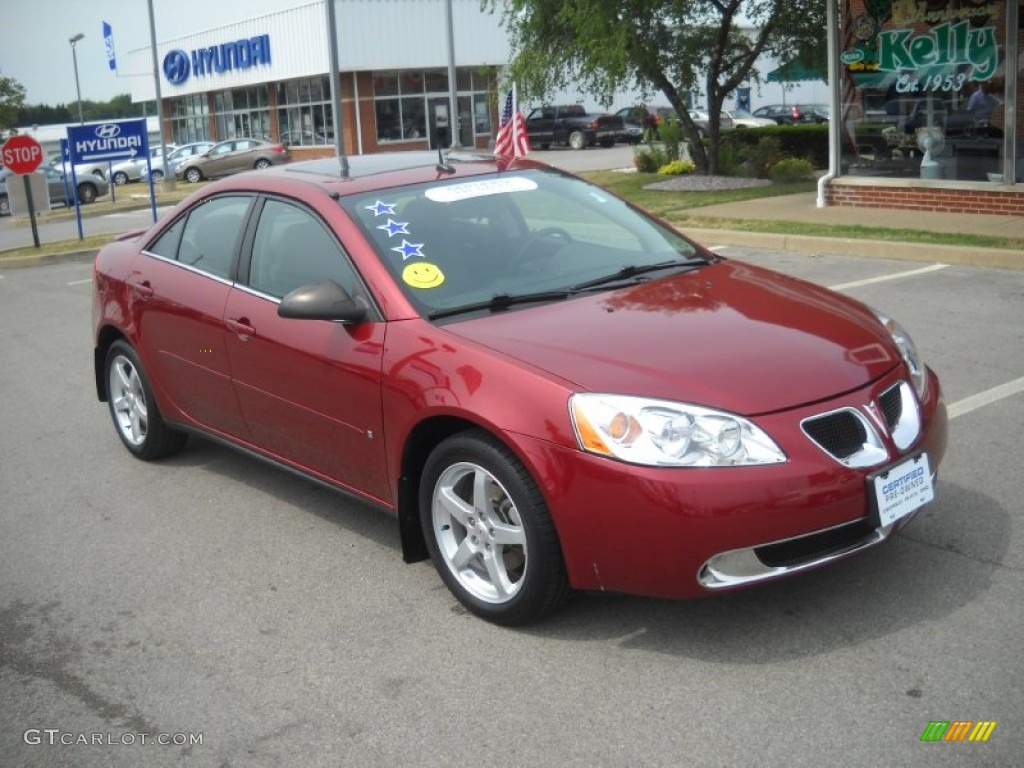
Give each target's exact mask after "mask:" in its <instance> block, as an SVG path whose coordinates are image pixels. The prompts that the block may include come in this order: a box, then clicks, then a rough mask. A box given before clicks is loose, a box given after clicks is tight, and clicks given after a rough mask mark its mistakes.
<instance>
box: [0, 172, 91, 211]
mask: <svg viewBox="0 0 1024 768" xmlns="http://www.w3.org/2000/svg"><path fill="white" fill-rule="evenodd" d="M36 173H41V174H43V175H45V176H46V186H47V189H48V190H49V193H50V205H51V206H53V204H54V203H60V204H61V205H74V203H75V197H74V195H73V194H72V193H71V180H70V178H69V179H68V180H67V183H66V184H65V181H64V179H65V177H64V174H63V173H61V171H60V170H59V169H58V168H54V167H52V166H49V165H44V166H41V167H40V168H39V170H38V171H36ZM12 176H13V177H14V179H15V180H16V179H17V178H18V177H17V176H14V174H13V173H12V172H11V170H10V169H9V168H0V216H10V215H11V204H10V200H9V199H8V196H7V185H8V183H11V181H10V177H12ZM17 183H23V182H20V181H18V182H17ZM109 186H110V185H108V184H107V182H106V181H104V180H103V179H101V178H99V177H96V176H92V175H85V176H81V177H79V179H78V201H79V202H80V203H91V202H94V201H95V200H96V198H97V197H99V196H100V195H105V194H107V190H108V188H109Z"/></svg>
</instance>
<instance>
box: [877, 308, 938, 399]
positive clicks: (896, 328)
mask: <svg viewBox="0 0 1024 768" xmlns="http://www.w3.org/2000/svg"><path fill="white" fill-rule="evenodd" d="M875 317H877V318H878V322H880V323H881V324H882V325H884V326H885V330H887V331H888V332H889V335H890V336H891V337H892V340H893V341H894V342H896V346H897V347H899V350H900V355H902V357H903V362H905V363H906V364H907V368H909V369H910V381H911V383H912V384H913V385H914V391H915V392H917V397H918V399H920V400H924V395H925V392H926V391H927V390H928V374H927V372H926V370H925V366H924V363H923V362H922V361H921V355H920V353H919V352H918V351H917V346H916V345H915V344H914V340H913V339H912V338H910V334H909V333H907V331H906V329H905V328H904V327H903V326H902V325H900V324H899V323H897V322H896V321H895V320H893V319H892V318H891V317H889V316H887V315H883V314H882V313H881V312H879V311H878V310H875Z"/></svg>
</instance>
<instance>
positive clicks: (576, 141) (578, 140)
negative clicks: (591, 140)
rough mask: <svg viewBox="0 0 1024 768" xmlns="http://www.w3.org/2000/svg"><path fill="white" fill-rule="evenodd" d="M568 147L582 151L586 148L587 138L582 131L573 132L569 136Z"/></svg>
mask: <svg viewBox="0 0 1024 768" xmlns="http://www.w3.org/2000/svg"><path fill="white" fill-rule="evenodd" d="M569 146H570V147H572V148H573V149H583V148H584V147H585V146H587V136H586V134H585V133H583V131H573V132H572V133H570V134H569Z"/></svg>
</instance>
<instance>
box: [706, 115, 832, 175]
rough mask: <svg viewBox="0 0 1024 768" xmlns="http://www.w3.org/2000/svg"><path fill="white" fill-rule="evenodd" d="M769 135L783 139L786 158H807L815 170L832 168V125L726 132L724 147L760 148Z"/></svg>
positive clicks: (781, 142)
mask: <svg viewBox="0 0 1024 768" xmlns="http://www.w3.org/2000/svg"><path fill="white" fill-rule="evenodd" d="M766 136H774V137H775V138H777V139H778V140H779V145H780V146H781V148H782V157H806V158H807V159H808V160H809V161H810V162H811V165H812V166H813V167H814V168H827V167H828V125H827V124H824V123H822V124H821V125H775V126H769V127H767V128H740V129H737V130H734V131H725V132H723V133H722V138H721V142H722V143H721V146H722V147H726V146H731V147H735V148H736V150H737V151H739V149H740V148H743V147H747V146H753V145H756V144H757V143H758V142H759V141H760V140H761V139H763V138H764V137H766Z"/></svg>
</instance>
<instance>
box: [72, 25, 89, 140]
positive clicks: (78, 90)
mask: <svg viewBox="0 0 1024 768" xmlns="http://www.w3.org/2000/svg"><path fill="white" fill-rule="evenodd" d="M83 37H85V35H83V34H82V33H81V32H79V33H78V34H77V35H75V36H74V37H69V38H68V42H69V43H71V58H72V59H74V62H75V93H77V94H78V124H79V125H85V119H84V118H83V117H82V89H81V88H80V87H79V85H78V54H77V53H75V43H77V42H78V41H79V40H81V39H82V38H83Z"/></svg>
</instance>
